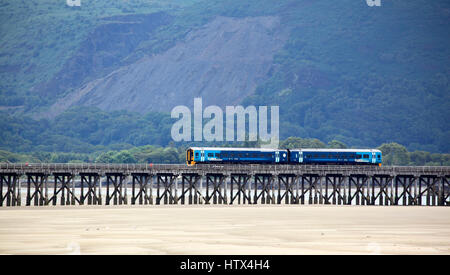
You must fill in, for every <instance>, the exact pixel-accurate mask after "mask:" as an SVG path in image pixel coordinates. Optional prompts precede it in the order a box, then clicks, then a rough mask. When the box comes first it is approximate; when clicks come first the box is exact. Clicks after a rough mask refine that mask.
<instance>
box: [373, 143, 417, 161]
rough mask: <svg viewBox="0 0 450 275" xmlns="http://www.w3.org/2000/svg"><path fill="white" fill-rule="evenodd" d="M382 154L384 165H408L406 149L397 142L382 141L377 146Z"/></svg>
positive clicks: (408, 159)
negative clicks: (382, 142)
mask: <svg viewBox="0 0 450 275" xmlns="http://www.w3.org/2000/svg"><path fill="white" fill-rule="evenodd" d="M378 149H380V151H381V152H382V154H383V163H384V164H386V165H408V164H409V162H410V158H409V153H408V150H406V148H405V146H403V145H400V144H398V143H395V142H392V143H384V144H382V145H381V146H380V147H378Z"/></svg>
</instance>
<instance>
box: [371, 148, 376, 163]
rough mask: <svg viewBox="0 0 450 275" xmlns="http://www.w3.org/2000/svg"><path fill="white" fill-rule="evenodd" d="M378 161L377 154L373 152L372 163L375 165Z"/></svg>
mask: <svg viewBox="0 0 450 275" xmlns="http://www.w3.org/2000/svg"><path fill="white" fill-rule="evenodd" d="M376 161H377V154H376V153H375V152H373V151H372V163H375V162H376Z"/></svg>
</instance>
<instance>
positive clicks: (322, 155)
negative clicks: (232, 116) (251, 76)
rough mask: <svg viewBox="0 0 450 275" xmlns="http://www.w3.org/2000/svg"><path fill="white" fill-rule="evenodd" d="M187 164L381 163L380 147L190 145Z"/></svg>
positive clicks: (379, 164) (187, 152)
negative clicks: (319, 147)
mask: <svg viewBox="0 0 450 275" xmlns="http://www.w3.org/2000/svg"><path fill="white" fill-rule="evenodd" d="M186 163H187V165H195V164H200V163H234V164H242V163H248V164H250V163H258V164H341V165H342V164H351V165H378V166H381V163H382V158H381V151H380V150H377V149H291V150H289V149H260V148H216V147H190V148H189V149H187V151H186Z"/></svg>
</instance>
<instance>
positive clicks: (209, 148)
mask: <svg viewBox="0 0 450 275" xmlns="http://www.w3.org/2000/svg"><path fill="white" fill-rule="evenodd" d="M189 149H192V150H200V151H201V150H205V151H214V150H218V151H221V150H223V151H225V150H228V151H257V152H276V151H285V149H271V148H233V147H190V148H189ZM290 151H307V152H353V153H355V152H356V153H362V152H375V153H381V151H380V150H378V149H317V148H301V149H290Z"/></svg>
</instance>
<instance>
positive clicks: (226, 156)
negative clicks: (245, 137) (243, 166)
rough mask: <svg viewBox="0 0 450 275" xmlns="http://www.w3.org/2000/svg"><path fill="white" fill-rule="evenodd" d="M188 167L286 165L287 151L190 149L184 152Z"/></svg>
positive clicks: (225, 148)
mask: <svg viewBox="0 0 450 275" xmlns="http://www.w3.org/2000/svg"><path fill="white" fill-rule="evenodd" d="M186 162H187V164H188V165H194V164H196V163H260V164H272V163H273V164H278V163H282V164H287V163H288V151H287V150H278V149H263V148H261V149H260V148H227V147H224V148H216V147H191V148H189V149H188V150H187V151H186Z"/></svg>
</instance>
